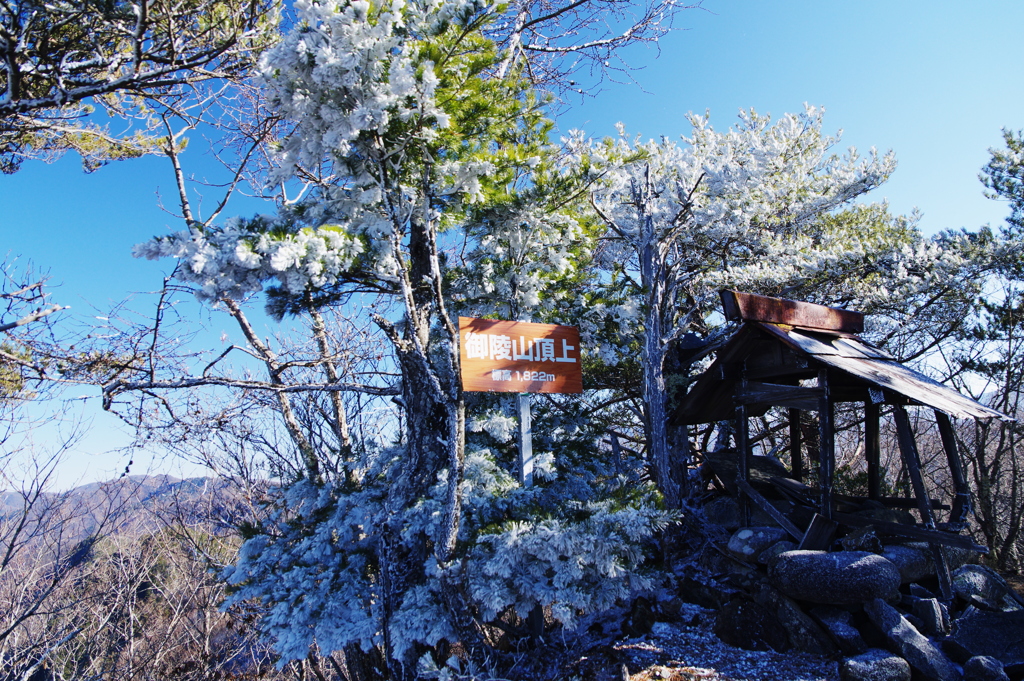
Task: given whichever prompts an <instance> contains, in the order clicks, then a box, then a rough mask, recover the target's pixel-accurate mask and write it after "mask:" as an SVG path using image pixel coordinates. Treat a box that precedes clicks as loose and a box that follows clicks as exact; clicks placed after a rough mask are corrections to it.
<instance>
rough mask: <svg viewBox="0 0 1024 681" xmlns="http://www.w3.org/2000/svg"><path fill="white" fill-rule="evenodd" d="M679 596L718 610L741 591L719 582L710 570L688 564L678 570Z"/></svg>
mask: <svg viewBox="0 0 1024 681" xmlns="http://www.w3.org/2000/svg"><path fill="white" fill-rule="evenodd" d="M676 576H677V581H676V584H677V589H678V592H679V597H680V598H682V599H683V600H684V601H686V602H687V603H694V604H696V605H699V606H702V607H705V608H709V609H711V610H717V609H719V608H721V607H722V606H723V605H725V604H726V603H728V602H729V601H731V600H732V599H733V598H735V597H736V596H739V595H740V592H739V591H738V590H736V589H733V588H729V587H726V586H724V585H723V584H721V583H719V582H718V581H717V580H716V579H715V578H714V577H712V576H711V574H710V573H709V572H706V571H704V570H701V569H699V568H697V567H696V566H693V565H687V566H685V567H684V568H683V569H682V570H679V571H677V572H676Z"/></svg>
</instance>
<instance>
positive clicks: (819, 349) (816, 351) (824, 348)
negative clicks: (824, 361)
mask: <svg viewBox="0 0 1024 681" xmlns="http://www.w3.org/2000/svg"><path fill="white" fill-rule="evenodd" d="M787 335H788V336H789V339H790V340H791V341H792V342H793V343H794V344H795V345H796V346H797V347H798V348H800V349H801V350H803V351H804V352H806V353H807V354H808V355H839V351H838V350H836V349H835V348H834V347H832V345H830V344H829V343H826V342H824V341H820V340H818V339H817V338H815V337H814V336H809V335H807V334H806V333H800V332H799V331H796V330H793V331H789V332H787Z"/></svg>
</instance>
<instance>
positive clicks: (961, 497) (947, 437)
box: [935, 410, 971, 532]
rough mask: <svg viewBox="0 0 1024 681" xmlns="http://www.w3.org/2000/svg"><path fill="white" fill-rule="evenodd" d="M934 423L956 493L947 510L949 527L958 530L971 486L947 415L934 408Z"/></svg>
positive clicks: (969, 504) (969, 502)
mask: <svg viewBox="0 0 1024 681" xmlns="http://www.w3.org/2000/svg"><path fill="white" fill-rule="evenodd" d="M935 423H936V424H937V425H938V426H939V435H941V436H942V448H943V449H945V450H946V461H948V462H949V473H950V477H952V478H953V491H954V493H955V494H956V496H955V497H954V498H953V504H952V506H953V507H952V509H950V511H949V529H951V530H954V531H956V532H959V531H960V530H962V529H963V528H964V526H965V524H966V522H967V514H968V513H969V512H970V510H971V488H970V487H969V486H968V484H967V476H965V475H964V465H963V461H962V460H961V459H960V452H959V451H958V450H957V446H956V435H955V434H954V433H953V424H952V423H951V422H950V420H949V416H947V415H946V414H944V413H942V412H941V411H938V410H936V411H935Z"/></svg>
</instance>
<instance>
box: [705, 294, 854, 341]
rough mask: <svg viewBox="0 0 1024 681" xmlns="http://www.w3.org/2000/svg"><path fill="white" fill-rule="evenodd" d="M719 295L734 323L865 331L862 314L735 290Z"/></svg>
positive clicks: (727, 314) (850, 331) (849, 331)
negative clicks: (762, 323)
mask: <svg viewBox="0 0 1024 681" xmlns="http://www.w3.org/2000/svg"><path fill="white" fill-rule="evenodd" d="M719 295H720V296H721V298H722V307H723V308H724V310H725V316H726V318H727V319H729V320H731V321H747V322H768V323H770V324H788V325H790V326H795V327H799V328H804V329H822V330H825V331H846V332H848V333H861V332H863V331H864V314H863V313H862V312H855V311H853V310H843V309H841V308H838V307H827V306H825V305H817V304H815V303H804V302H800V301H796V300H786V299H785V298H770V297H768V296H759V295H756V294H754V293H741V292H739V291H731V290H724V291H721V292H720V293H719Z"/></svg>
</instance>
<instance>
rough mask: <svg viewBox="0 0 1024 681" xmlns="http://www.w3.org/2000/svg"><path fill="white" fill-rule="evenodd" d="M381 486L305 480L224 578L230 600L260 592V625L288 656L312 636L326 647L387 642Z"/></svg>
mask: <svg viewBox="0 0 1024 681" xmlns="http://www.w3.org/2000/svg"><path fill="white" fill-rule="evenodd" d="M380 513H381V493H380V490H379V489H378V490H374V489H358V490H351V489H350V490H341V489H337V488H334V487H332V486H330V485H318V484H315V483H312V482H310V481H306V480H302V481H299V482H297V483H295V484H293V485H291V486H290V487H288V488H287V489H285V490H283V493H282V495H281V496H280V498H279V499H278V500H277V508H276V510H275V513H274V514H273V515H272V516H271V517H270V518H269V519H268V520H267V523H266V525H267V526H266V527H264V528H261V529H262V530H263V531H262V532H260V533H258V534H256V535H255V536H253V537H251V538H249V539H248V540H247V541H246V542H245V543H244V544H243V545H242V548H241V550H240V552H239V557H238V561H237V563H236V565H234V566H233V567H229V568H227V569H226V570H225V573H224V578H225V579H226V580H227V582H228V583H229V584H231V585H233V586H234V587H235V591H234V592H233V593H232V595H231V597H230V599H229V600H228V605H230V604H232V603H240V602H242V601H245V600H249V599H255V600H258V601H260V602H261V603H262V604H263V605H264V606H266V610H265V612H264V614H263V616H262V617H261V620H260V627H261V628H262V629H263V631H264V632H266V633H267V634H269V635H270V636H271V637H272V638H273V640H274V647H275V648H276V650H277V651H278V653H279V654H280V655H281V659H282V660H291V659H302V658H304V657H305V656H306V655H307V654H308V652H309V646H310V644H311V643H312V641H314V640H315V641H319V642H320V645H321V647H323V648H324V649H326V650H339V649H341V648H342V647H344V646H345V645H348V644H356V645H359V646H361V647H363V648H364V649H369V647H370V646H374V645H380V643H381V638H380V636H381V624H380V623H381V612H380V607H381V603H380V598H379V593H377V591H378V586H377V582H378V577H377V575H376V573H377V559H376V555H377V550H378V549H377V546H376V543H377V541H378V540H379V536H377V534H376V533H375V532H374V531H373V529H372V528H375V527H378V526H379V524H380Z"/></svg>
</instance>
